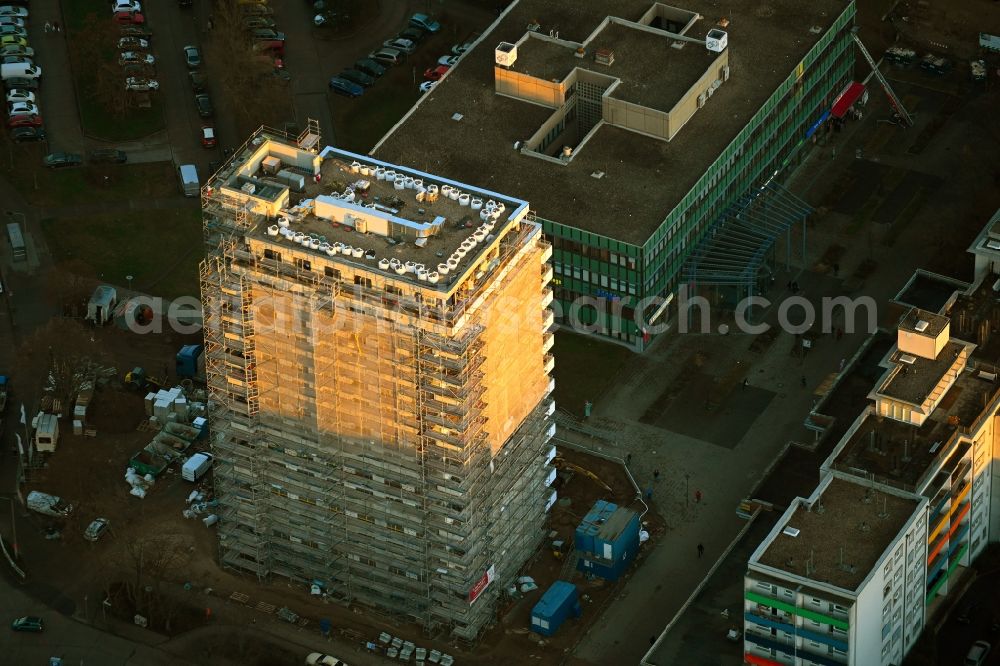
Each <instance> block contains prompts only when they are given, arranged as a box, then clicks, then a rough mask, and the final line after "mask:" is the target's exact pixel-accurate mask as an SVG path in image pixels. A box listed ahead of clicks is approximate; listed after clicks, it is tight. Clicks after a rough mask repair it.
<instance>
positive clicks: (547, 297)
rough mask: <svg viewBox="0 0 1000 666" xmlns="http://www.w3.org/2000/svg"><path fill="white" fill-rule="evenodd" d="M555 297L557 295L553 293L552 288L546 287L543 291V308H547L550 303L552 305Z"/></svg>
mask: <svg viewBox="0 0 1000 666" xmlns="http://www.w3.org/2000/svg"><path fill="white" fill-rule="evenodd" d="M554 298H555V296H554V295H553V293H552V290H551V289H545V290H544V291H543V292H542V307H543V308H547V307H549V306H550V305H552V301H553V299H554Z"/></svg>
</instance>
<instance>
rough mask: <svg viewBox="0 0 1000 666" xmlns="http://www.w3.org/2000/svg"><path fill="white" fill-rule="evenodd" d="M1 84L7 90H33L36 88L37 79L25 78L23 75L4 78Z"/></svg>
mask: <svg viewBox="0 0 1000 666" xmlns="http://www.w3.org/2000/svg"><path fill="white" fill-rule="evenodd" d="M3 85H4V88H6V89H7V90H14V89H17V90H31V91H32V92H34V91H35V90H38V79H27V78H23V77H16V78H12V79H4V82H3Z"/></svg>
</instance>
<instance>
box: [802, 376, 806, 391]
mask: <svg viewBox="0 0 1000 666" xmlns="http://www.w3.org/2000/svg"><path fill="white" fill-rule="evenodd" d="M805 387H806V376H805V375H802V388H805Z"/></svg>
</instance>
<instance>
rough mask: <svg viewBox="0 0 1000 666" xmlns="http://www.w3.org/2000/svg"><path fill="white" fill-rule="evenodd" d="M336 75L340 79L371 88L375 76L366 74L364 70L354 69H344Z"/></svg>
mask: <svg viewBox="0 0 1000 666" xmlns="http://www.w3.org/2000/svg"><path fill="white" fill-rule="evenodd" d="M337 76H339V77H340V78H342V79H347V80H348V81H351V82H353V83H357V84H358V85H359V86H361V87H362V88H371V87H372V85H373V84H374V83H375V77H373V76H368V75H367V74H365V73H364V72H359V71H358V70H356V69H345V70H344V71H342V72H341V73H340V74H338V75H337Z"/></svg>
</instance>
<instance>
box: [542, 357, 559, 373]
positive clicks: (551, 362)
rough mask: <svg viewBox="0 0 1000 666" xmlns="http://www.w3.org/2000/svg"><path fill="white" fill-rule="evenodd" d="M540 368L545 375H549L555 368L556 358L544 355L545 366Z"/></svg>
mask: <svg viewBox="0 0 1000 666" xmlns="http://www.w3.org/2000/svg"><path fill="white" fill-rule="evenodd" d="M542 367H543V368H544V369H545V374H547V375H551V374H552V370H553V369H555V367H556V357H555V356H553V355H552V354H546V355H545V364H544V365H543V366H542Z"/></svg>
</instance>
